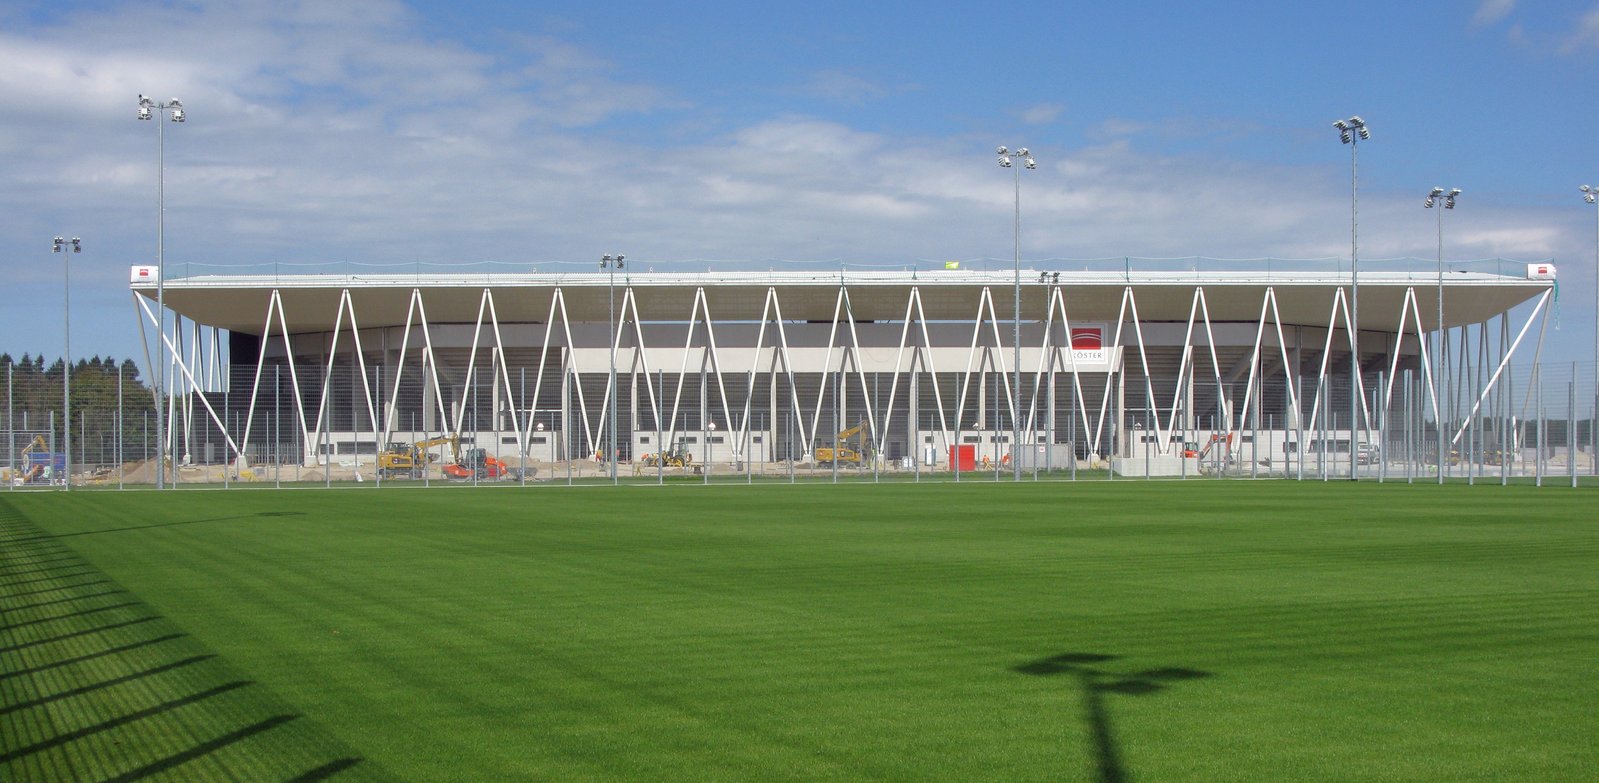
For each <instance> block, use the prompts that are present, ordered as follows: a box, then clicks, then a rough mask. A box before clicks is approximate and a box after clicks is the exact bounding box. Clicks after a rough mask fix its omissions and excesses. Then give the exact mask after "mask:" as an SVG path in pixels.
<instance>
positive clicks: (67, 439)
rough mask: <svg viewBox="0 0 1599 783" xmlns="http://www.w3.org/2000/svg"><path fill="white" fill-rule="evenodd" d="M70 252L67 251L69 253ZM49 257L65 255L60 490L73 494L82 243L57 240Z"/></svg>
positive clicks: (76, 239)
mask: <svg viewBox="0 0 1599 783" xmlns="http://www.w3.org/2000/svg"><path fill="white" fill-rule="evenodd" d="M68 248H70V250H69V249H68ZM50 252H52V253H66V255H65V256H64V257H63V258H62V259H61V336H62V341H63V343H64V346H63V347H64V350H65V353H63V354H62V356H61V434H62V438H61V453H62V462H61V471H62V476H61V490H62V491H63V492H71V491H72V254H73V253H82V252H83V240H81V239H79V238H77V237H73V238H72V239H70V240H67V239H62V238H61V237H56V238H55V241H54V242H53V243H52V244H51V246H50Z"/></svg>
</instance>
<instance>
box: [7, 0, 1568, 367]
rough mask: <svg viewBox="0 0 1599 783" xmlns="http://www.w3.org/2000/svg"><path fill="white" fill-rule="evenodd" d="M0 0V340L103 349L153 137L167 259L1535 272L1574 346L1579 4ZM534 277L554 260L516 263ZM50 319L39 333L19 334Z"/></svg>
mask: <svg viewBox="0 0 1599 783" xmlns="http://www.w3.org/2000/svg"><path fill="white" fill-rule="evenodd" d="M674 5H675V4H659V3H625V2H587V3H583V4H581V5H577V4H572V5H562V4H527V3H521V2H476V3H471V2H468V3H436V4H435V3H402V2H391V1H388V0H351V1H349V2H340V3H324V2H304V3H294V2H249V1H247V0H235V1H233V2H209V1H208V0H198V1H196V2H186V3H182V4H159V3H149V2H132V3H127V2H95V3H70V2H68V3H61V2H51V3H39V2H10V3H6V2H0V99H3V100H4V101H5V103H6V105H7V106H8V107H9V108H10V111H8V112H5V113H4V114H3V115H0V154H3V155H4V158H5V160H6V161H7V165H6V173H7V176H5V177H3V178H0V209H3V210H4V214H5V219H4V220H3V221H0V254H3V257H4V259H5V265H6V269H7V278H8V280H9V281H10V283H9V284H8V285H7V286H5V287H4V289H0V350H5V351H9V352H11V353H13V354H21V353H23V352H38V351H41V350H42V351H45V352H47V353H48V354H49V355H55V354H56V353H57V352H58V351H59V350H60V339H59V329H58V328H57V327H55V326H54V324H57V323H59V321H60V310H59V307H60V280H61V278H60V268H59V265H58V261H57V260H55V259H53V258H52V257H51V256H50V254H49V253H48V245H49V239H50V237H52V236H55V235H56V234H67V235H70V234H78V235H81V236H83V238H84V240H85V244H86V246H87V250H86V252H85V253H84V254H83V255H81V256H78V257H76V258H75V259H74V267H73V275H74V286H73V303H74V308H73V311H74V312H73V316H74V318H73V323H74V340H73V346H74V353H77V354H81V355H85V356H87V355H93V354H111V355H116V356H118V357H122V356H130V355H135V352H136V351H137V350H138V342H137V334H136V332H134V331H133V330H132V324H133V318H132V314H131V306H130V305H129V300H128V297H127V292H126V279H127V274H126V271H127V267H128V266H129V265H130V264H135V263H146V262H149V261H150V260H151V259H153V257H154V254H155V227H154V217H155V214H154V213H155V205H154V190H155V187H154V185H155V169H156V156H155V139H154V132H155V129H154V128H153V127H151V125H150V124H149V123H138V122H135V121H134V119H133V112H134V102H135V96H137V95H138V94H139V93H149V94H151V95H154V96H156V97H166V96H169V95H176V96H179V97H181V98H182V99H183V100H184V102H185V104H186V105H187V106H188V107H189V113H190V118H191V121H190V122H188V123H186V124H185V125H183V126H171V125H168V131H169V133H168V149H167V152H168V169H167V177H168V178H167V182H168V199H167V205H168V217H167V240H168V247H167V258H168V262H169V264H180V265H181V264H184V263H190V264H220V265H231V264H255V263H262V262H274V261H276V262H285V263H302V262H314V261H355V262H362V263H388V262H401V263H403V262H411V261H416V260H423V261H428V262H439V263H443V262H453V261H481V260H496V261H508V262H511V261H514V262H536V263H544V264H547V265H551V264H559V263H562V262H570V263H572V264H573V266H572V267H569V268H571V269H574V270H575V269H580V268H586V266H587V265H588V264H590V263H591V262H592V261H593V259H595V258H597V257H598V256H599V255H600V254H601V253H605V252H617V251H621V252H626V253H628V254H629V255H630V256H631V257H634V258H636V259H644V260H645V261H646V262H649V261H656V262H660V263H666V262H669V261H680V260H690V259H715V260H716V261H709V262H706V263H711V264H714V263H732V262H740V261H743V262H768V261H771V260H782V261H788V262H815V263H817V264H819V265H823V266H829V265H835V264H836V263H837V262H838V261H839V260H843V261H846V262H850V263H861V264H878V263H881V264H915V263H927V262H929V261H930V260H934V259H945V258H963V259H975V258H984V257H988V258H1006V257H1008V256H1009V255H1010V253H1011V245H1010V242H1011V234H1010V217H1011V192H1010V180H1009V176H1008V174H1007V173H1005V172H1003V171H1001V170H999V169H997V167H995V166H994V161H993V154H992V150H993V147H994V146H995V145H997V144H1009V145H1011V146H1022V145H1025V146H1028V147H1030V148H1031V149H1032V150H1033V151H1034V153H1035V155H1036V156H1037V157H1038V160H1039V170H1038V171H1036V172H1030V173H1029V174H1028V176H1027V179H1026V180H1025V181H1024V195H1023V200H1024V237H1023V247H1022V255H1023V257H1024V259H1052V258H1056V259H1059V258H1095V257H1105V256H1123V255H1127V256H1135V257H1136V256H1150V257H1170V256H1191V255H1201V256H1212V257H1224V258H1246V257H1260V256H1268V255H1269V256H1277V257H1284V258H1331V257H1345V258H1347V255H1348V252H1349V244H1348V242H1349V233H1348V232H1349V222H1348V218H1349V215H1348V198H1349V192H1348V187H1349V185H1348V177H1349V155H1348V148H1347V147H1344V146H1342V145H1340V144H1339V143H1338V139H1337V135H1336V133H1335V131H1334V130H1333V129H1332V128H1331V122H1332V120H1334V119H1337V118H1340V117H1345V116H1348V115H1350V114H1360V115H1362V116H1364V117H1365V118H1366V119H1367V120H1368V121H1369V122H1370V123H1371V127H1372V130H1373V133H1374V138H1373V139H1372V141H1371V142H1369V143H1366V144H1363V145H1362V146H1361V150H1360V157H1361V256H1362V258H1392V257H1402V256H1419V257H1423V258H1430V257H1432V256H1433V255H1434V254H1435V253H1436V244H1435V243H1436V236H1435V225H1436V224H1435V222H1434V221H1435V219H1436V215H1435V213H1433V212H1431V211H1428V210H1424V209H1422V207H1421V196H1422V195H1423V194H1424V193H1425V192H1426V190H1427V189H1428V188H1430V187H1431V186H1433V185H1442V186H1444V187H1460V188H1462V189H1464V190H1465V194H1464V195H1463V196H1462V197H1461V200H1460V208H1459V209H1457V210H1455V211H1454V212H1452V213H1450V214H1449V215H1448V216H1447V220H1446V249H1445V253H1446V255H1447V256H1449V257H1451V258H1467V259H1470V258H1487V257H1501V256H1502V257H1507V258H1512V259H1520V260H1541V259H1545V258H1552V259H1554V260H1555V261H1556V262H1557V263H1558V264H1560V265H1561V270H1562V279H1561V306H1560V311H1559V314H1560V331H1559V332H1556V333H1554V334H1553V335H1552V341H1551V343H1550V351H1551V352H1552V354H1553V355H1554V356H1555V357H1556V358H1574V359H1586V358H1590V357H1591V356H1592V350H1593V349H1592V334H1593V318H1594V298H1593V291H1594V226H1595V221H1594V218H1595V215H1594V210H1593V208H1592V207H1587V206H1586V205H1584V204H1583V203H1582V201H1581V198H1580V194H1579V193H1578V192H1577V186H1578V185H1580V184H1583V183H1585V182H1587V183H1591V184H1599V164H1596V162H1595V154H1594V150H1595V149H1596V148H1599V116H1596V115H1599V109H1596V103H1595V101H1594V100H1593V94H1594V88H1593V84H1594V83H1595V82H1596V79H1595V77H1596V76H1599V68H1596V66H1599V0H1576V1H1573V0H1568V1H1567V2H1555V1H1553V0H1484V1H1482V2H1465V1H1464V0H1461V1H1457V2H1444V1H1442V0H1435V1H1432V2H1414V3H1378V2H1364V1H1360V0H1357V1H1355V2H1345V3H1337V4H1300V3H1277V4H1268V3H1240V2H1231V3H1228V2H1215V3H1193V2H1145V3H1137V4H1124V3H1040V4H1013V5H1009V6H1004V7H997V6H992V5H986V4H985V5H978V4H971V5H957V4H928V3H917V4H908V3H907V4H886V3H885V4H858V3H807V4H792V5H789V6H786V7H769V6H763V5H760V4H752V3H736V4H735V3H727V4H712V3H699V4H689V5H691V7H687V8H678V7H674ZM548 268H554V267H548ZM45 324H50V326H45Z"/></svg>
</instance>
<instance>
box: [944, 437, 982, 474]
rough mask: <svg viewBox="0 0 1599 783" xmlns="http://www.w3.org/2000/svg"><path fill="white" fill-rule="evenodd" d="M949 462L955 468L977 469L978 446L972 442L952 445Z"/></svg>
mask: <svg viewBox="0 0 1599 783" xmlns="http://www.w3.org/2000/svg"><path fill="white" fill-rule="evenodd" d="M949 464H950V465H951V466H952V467H953V468H954V469H955V470H977V446H976V445H975V444H970V443H967V444H963V445H960V446H950V447H949Z"/></svg>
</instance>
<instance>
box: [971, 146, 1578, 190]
mask: <svg viewBox="0 0 1599 783" xmlns="http://www.w3.org/2000/svg"><path fill="white" fill-rule="evenodd" d="M995 152H998V153H999V154H1001V155H1004V154H1006V153H1008V152H1010V148H1008V147H1006V146H1004V145H1000V148H999V149H997V150H995ZM1583 187H1584V188H1587V187H1588V186H1587V185H1584V186H1583Z"/></svg>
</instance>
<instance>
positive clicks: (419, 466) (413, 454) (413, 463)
mask: <svg viewBox="0 0 1599 783" xmlns="http://www.w3.org/2000/svg"><path fill="white" fill-rule="evenodd" d="M434 446H449V447H450V461H451V462H460V461H461V439H460V438H458V437H456V436H455V435H453V434H451V435H440V436H439V437H437V438H429V439H427V440H423V441H417V442H416V443H404V442H394V443H390V444H389V445H388V448H386V449H384V450H383V453H382V454H379V455H378V473H379V474H381V475H382V476H383V477H384V478H422V473H423V472H424V471H426V470H427V466H428V463H430V462H433V461H434V460H435V459H437V457H435V456H434V455H433V452H432V451H431V449H432V448H433V447H434Z"/></svg>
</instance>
